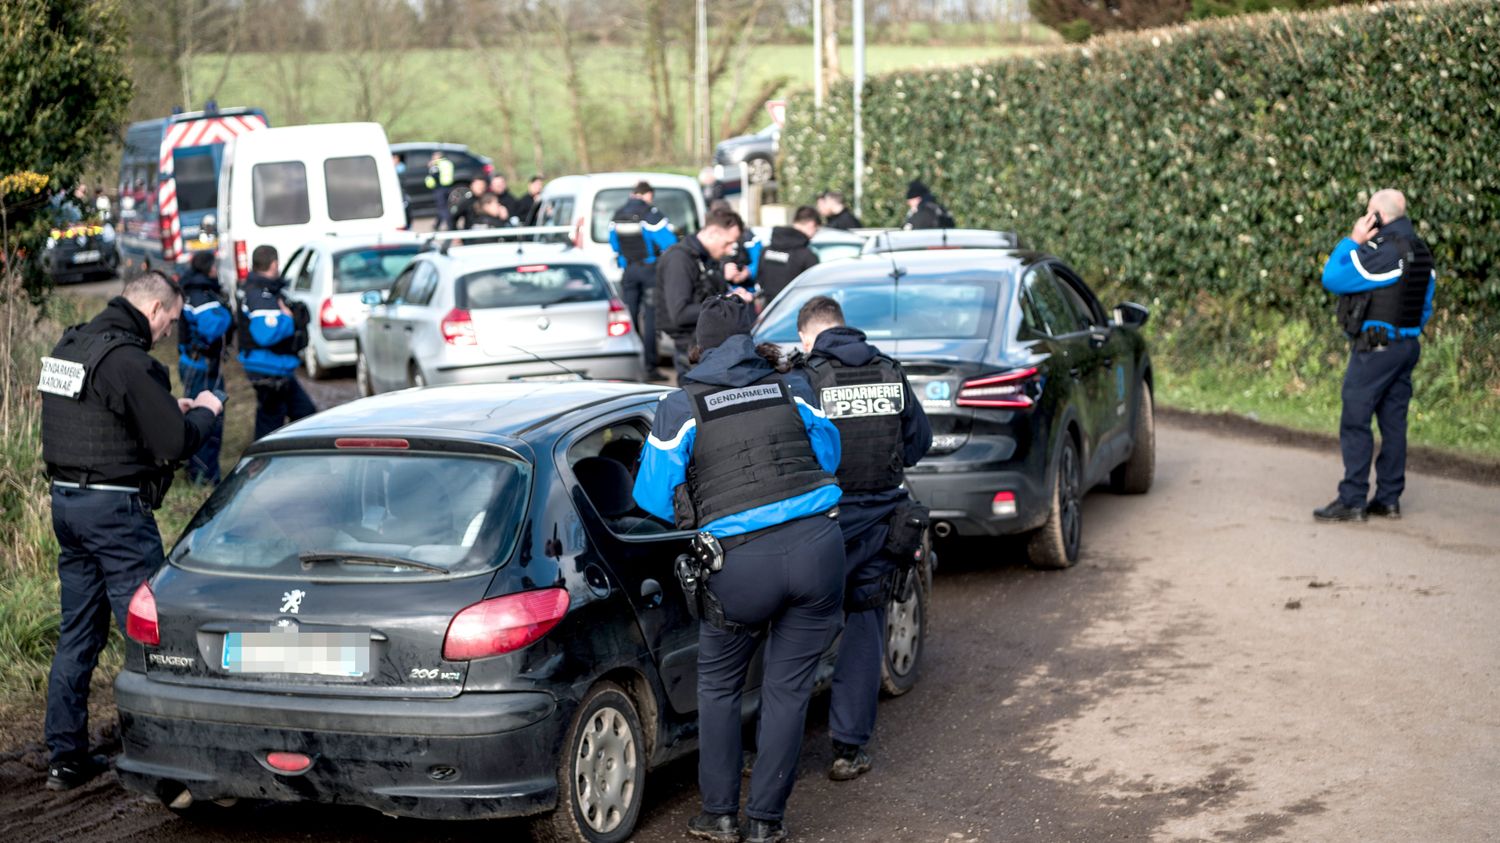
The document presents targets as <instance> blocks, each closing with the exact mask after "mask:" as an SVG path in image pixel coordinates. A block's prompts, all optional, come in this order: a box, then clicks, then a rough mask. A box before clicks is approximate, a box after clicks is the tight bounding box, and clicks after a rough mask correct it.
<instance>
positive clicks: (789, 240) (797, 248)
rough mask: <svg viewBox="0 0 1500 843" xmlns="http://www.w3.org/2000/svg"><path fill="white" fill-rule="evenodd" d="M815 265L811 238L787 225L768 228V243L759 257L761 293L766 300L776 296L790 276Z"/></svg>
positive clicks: (786, 283)
mask: <svg viewBox="0 0 1500 843" xmlns="http://www.w3.org/2000/svg"><path fill="white" fill-rule="evenodd" d="M817 265H818V253H817V252H814V251H813V249H812V240H810V239H808V236H807V235H806V234H803V233H802V232H800V231H798V230H797V229H795V228H793V227H792V226H789V225H778V226H776V227H775V228H773V229H771V245H769V246H767V247H766V250H765V251H764V252H763V253H761V256H760V277H759V278H758V279H757V283H758V284H759V286H760V295H761V296H763V297H764V298H765V300H766V301H770V300H771V299H774V298H776V296H777V295H779V294H780V293H781V291H782V290H783V289H785V288H786V285H788V284H790V283H792V279H794V278H796V277H797V276H798V275H801V274H802V273H804V272H806V271H807V270H809V269H811V268H812V267H814V266H817Z"/></svg>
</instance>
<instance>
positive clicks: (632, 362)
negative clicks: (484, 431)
mask: <svg viewBox="0 0 1500 843" xmlns="http://www.w3.org/2000/svg"><path fill="white" fill-rule="evenodd" d="M364 302H365V304H368V305H370V315H369V318H368V319H366V320H365V323H364V324H363V325H362V326H361V327H360V329H359V334H358V349H357V351H356V362H355V380H356V382H357V384H358V387H359V392H360V394H361V395H373V394H375V393H378V392H385V391H388V390H393V389H404V388H406V387H409V386H426V385H428V384H458V383H488V382H494V381H505V380H536V379H546V380H554V379H571V378H575V377H588V378H598V379H619V380H634V379H636V378H637V377H639V375H640V370H641V341H640V339H639V338H638V337H637V336H636V334H635V331H634V330H632V326H631V324H630V313H629V312H628V311H627V310H626V309H625V305H624V304H622V303H621V302H620V300H619V298H618V297H617V296H616V295H615V293H614V288H613V286H611V284H610V283H609V282H608V281H607V280H606V279H605V277H604V274H603V272H602V271H601V269H600V267H599V265H598V264H597V263H595V262H594V261H593V260H591V259H590V258H589V257H588V256H587V255H585V254H584V253H583V252H582V251H581V250H578V249H574V248H572V247H571V246H568V245H566V244H554V243H534V242H533V243H496V244H490V245H468V246H465V245H459V244H458V243H457V242H453V241H449V242H447V243H445V244H444V245H443V246H442V247H439V248H436V249H432V250H429V251H424V252H422V253H420V254H418V255H417V256H416V258H414V259H413V260H412V262H411V264H410V265H409V266H408V267H407V268H406V269H405V270H404V271H403V272H402V273H401V274H400V276H398V277H397V278H396V282H395V284H394V285H393V286H392V287H391V289H390V291H389V292H388V293H386V294H385V295H384V296H382V295H381V294H380V293H377V292H374V291H371V292H368V293H365V294H364Z"/></svg>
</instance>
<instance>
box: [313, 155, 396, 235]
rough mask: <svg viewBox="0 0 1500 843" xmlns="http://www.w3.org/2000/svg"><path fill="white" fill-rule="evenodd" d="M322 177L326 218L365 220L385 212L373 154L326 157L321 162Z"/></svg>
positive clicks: (378, 173)
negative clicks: (326, 200) (326, 195)
mask: <svg viewBox="0 0 1500 843" xmlns="http://www.w3.org/2000/svg"><path fill="white" fill-rule="evenodd" d="M323 180H324V182H326V185H327V190H328V218H329V219H334V220H369V219H375V218H376V217H379V216H380V215H381V214H383V213H385V203H384V202H382V201H381V198H380V172H379V171H378V170H376V169H375V159H374V158H371V157H370V156H368V155H356V156H354V157H352V158H330V159H328V160H327V161H324V162H323Z"/></svg>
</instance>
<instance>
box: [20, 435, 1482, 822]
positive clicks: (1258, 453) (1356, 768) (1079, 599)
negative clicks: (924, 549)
mask: <svg viewBox="0 0 1500 843" xmlns="http://www.w3.org/2000/svg"><path fill="white" fill-rule="evenodd" d="M1336 471H1337V462H1336V459H1335V458H1334V456H1332V455H1331V454H1327V453H1318V452H1313V451H1305V450H1298V449H1278V448H1274V447H1272V446H1269V445H1264V444H1259V443H1254V442H1248V441H1244V440H1239V439H1233V438H1227V437H1223V436H1220V435H1216V434H1212V433H1206V432H1199V431H1191V430H1187V429H1184V428H1180V427H1175V426H1172V425H1170V424H1164V425H1162V428H1161V430H1160V465H1159V471H1158V483H1157V487H1156V489H1155V490H1153V492H1152V493H1151V494H1150V495H1148V496H1145V497H1136V498H1125V497H1114V496H1111V495H1109V494H1107V493H1098V494H1095V495H1093V496H1091V497H1090V498H1089V499H1088V501H1087V503H1086V505H1085V508H1084V512H1085V517H1086V526H1085V543H1086V547H1085V556H1084V559H1083V561H1082V563H1081V564H1080V565H1079V566H1078V567H1077V568H1075V569H1073V570H1070V571H1064V572H1052V573H1042V572H1035V571H1031V570H1029V569H1027V568H1024V567H1021V566H1019V565H1018V564H1016V562H1015V561H1014V555H1013V551H1012V550H1010V549H1007V548H1005V547H1000V546H995V545H968V546H964V547H959V548H952V549H950V550H949V552H948V553H947V554H946V556H945V558H944V563H943V570H942V571H941V572H940V574H939V576H938V579H937V583H936V590H935V597H934V604H933V605H934V612H935V622H934V628H933V637H932V638H931V649H930V650H929V653H928V660H927V662H926V665H925V672H924V677H923V680H922V683H921V685H920V686H919V687H918V688H917V690H916V691H914V692H913V693H912V694H910V695H908V696H906V697H903V698H901V699H898V700H890V701H887V702H885V703H883V704H882V710H881V717H882V720H881V726H880V734H879V736H878V738H877V743H876V745H875V747H874V749H875V752H876V757H877V767H876V769H875V771H874V772H872V773H871V774H870V775H868V776H866V777H865V778H863V779H861V780H859V781H856V782H852V783H846V784H834V783H832V782H829V781H828V780H827V779H826V778H823V777H822V771H823V770H824V768H825V765H826V764H827V763H828V761H829V759H830V754H829V750H828V746H827V740H828V737H827V728H826V713H824V712H823V711H818V710H815V712H814V714H813V717H812V720H811V722H810V723H809V727H808V733H807V743H806V751H805V759H804V763H803V766H802V777H803V778H802V781H801V783H800V784H799V786H798V788H797V791H796V793H795V795H794V797H793V801H792V805H791V810H790V817H789V820H790V823H791V827H792V829H793V831H794V833H795V836H794V839H796V840H805V841H820V840H883V841H886V840H896V841H955V842H956V841H1001V840H1016V839H1023V838H1024V839H1027V840H1038V841H1104V840H1146V839H1151V840H1269V839H1285V840H1318V841H1411V840H1434V841H1436V840H1442V841H1479V840H1493V839H1494V838H1495V829H1496V826H1495V819H1494V817H1495V810H1494V797H1495V794H1496V793H1500V696H1497V694H1496V687H1497V680H1500V625H1497V624H1496V623H1495V609H1494V607H1495V606H1496V605H1497V604H1500V551H1497V548H1500V517H1497V515H1500V490H1497V489H1496V488H1495V487H1485V486H1476V485H1469V484H1465V483H1460V482H1454V481H1448V480H1443V479H1439V478H1435V477H1427V476H1413V477H1412V478H1411V481H1410V489H1409V491H1408V494H1407V499H1406V500H1405V501H1403V506H1404V507H1405V508H1406V514H1407V518H1406V520H1404V521H1401V522H1381V523H1370V524H1365V525H1340V526H1323V525H1317V524H1314V523H1313V522H1312V521H1311V519H1310V518H1309V516H1308V511H1309V510H1310V509H1311V508H1312V507H1313V506H1315V505H1318V504H1321V503H1324V502H1325V501H1326V500H1327V499H1328V498H1329V497H1330V496H1331V492H1332V488H1333V480H1334V477H1335V474H1336ZM37 761H38V756H37V755H36V754H35V753H34V752H33V753H24V752H23V753H14V752H13V753H9V754H5V755H0V794H3V797H0V805H3V806H4V807H3V808H0V839H6V840H26V841H28V843H32V841H41V840H50V839H67V840H80V841H83V840H100V841H104V840H108V841H111V843H114V841H121V840H142V841H145V840H149V841H152V843H166V841H178V840H215V841H291V840H305V839H309V838H310V837H313V838H323V839H342V840H361V841H363V840H400V841H407V840H410V839H413V838H414V837H420V838H422V839H426V840H460V839H472V838H476V837H490V838H495V839H508V838H511V837H512V835H513V834H516V833H518V832H519V827H518V826H517V825H515V824H512V823H491V824H465V825H452V824H441V823H424V822H418V821H413V820H395V819H389V818H385V817H382V816H380V815H378V814H375V813H373V812H368V811H363V810H358V809H351V808H323V807H306V806H303V807H298V806H272V807H262V808H255V809H252V810H249V811H245V812H239V813H236V814H235V815H234V819H233V820H232V824H223V825H219V826H215V827H211V828H202V827H196V826H191V825H189V824H187V823H186V822H185V821H182V820H179V819H176V818H175V817H173V816H172V815H171V814H169V813H168V812H166V811H165V810H164V809H162V808H160V807H158V806H156V805H154V804H151V803H150V802H148V801H146V800H144V799H142V798H140V797H135V796H130V795H126V794H124V793H123V792H122V791H120V790H119V789H118V787H117V786H116V784H115V783H114V780H113V776H109V777H106V778H105V779H103V780H101V781H99V782H98V783H97V784H94V785H91V786H90V787H88V788H86V789H85V790H84V791H83V792H81V793H77V794H70V795H61V796H53V795H48V794H45V793H44V792H43V791H42V790H41V782H42V777H41V773H40V772H38V771H37V770H36V769H35V765H36V762H37ZM646 798H647V805H646V809H645V811H644V816H643V821H642V824H641V830H640V833H639V834H638V835H637V837H636V839H638V840H642V841H669V840H672V841H675V840H685V839H687V838H686V837H685V836H684V835H683V834H682V833H681V828H682V826H683V823H684V822H685V821H686V819H687V818H688V816H689V815H690V814H691V812H692V811H693V810H694V809H695V807H696V803H695V798H694V769H693V764H692V761H691V759H689V760H687V761H686V762H679V763H677V764H674V765H672V766H670V767H668V768H667V769H665V770H661V771H657V772H655V773H653V774H652V776H651V778H650V780H649V782H648V784H647V797H646Z"/></svg>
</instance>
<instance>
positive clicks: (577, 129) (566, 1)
mask: <svg viewBox="0 0 1500 843" xmlns="http://www.w3.org/2000/svg"><path fill="white" fill-rule="evenodd" d="M572 6H573V3H572V2H570V0H557V2H552V3H547V4H546V7H545V8H546V13H545V14H546V17H547V19H548V23H549V24H550V29H551V30H552V36H553V38H554V39H555V40H556V41H557V46H558V49H560V50H562V60H563V86H564V88H565V89H566V90H567V92H568V108H569V110H570V111H571V112H572V113H573V151H574V154H575V155H576V156H577V159H578V166H579V167H581V168H582V169H583V170H584V171H585V172H587V171H589V170H591V169H593V165H592V164H590V163H589V138H588V132H587V131H586V130H585V128H584V106H583V101H584V94H583V79H582V77H581V76H580V75H579V73H578V50H577V48H576V47H577V45H576V42H575V39H576V37H577V36H576V33H574V31H573V28H572V21H573V20H575V19H577V17H578V16H577V15H575V14H573V11H574V10H573V8H572Z"/></svg>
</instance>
